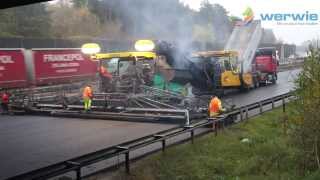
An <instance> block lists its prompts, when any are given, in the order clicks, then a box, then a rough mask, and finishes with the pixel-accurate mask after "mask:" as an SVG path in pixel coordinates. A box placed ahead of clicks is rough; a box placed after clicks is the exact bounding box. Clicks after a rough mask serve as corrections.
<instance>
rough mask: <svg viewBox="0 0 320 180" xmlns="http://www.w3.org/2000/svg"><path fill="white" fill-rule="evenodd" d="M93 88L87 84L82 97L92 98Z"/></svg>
mask: <svg viewBox="0 0 320 180" xmlns="http://www.w3.org/2000/svg"><path fill="white" fill-rule="evenodd" d="M92 96H93V95H92V89H91V87H89V86H86V87H85V88H84V89H83V94H82V97H83V98H92Z"/></svg>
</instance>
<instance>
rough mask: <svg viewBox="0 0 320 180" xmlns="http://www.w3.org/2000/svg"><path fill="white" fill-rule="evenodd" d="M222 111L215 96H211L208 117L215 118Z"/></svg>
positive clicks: (219, 101) (219, 102)
mask: <svg viewBox="0 0 320 180" xmlns="http://www.w3.org/2000/svg"><path fill="white" fill-rule="evenodd" d="M224 111H225V109H224V108H222V105H221V100H220V99H219V98H218V97H217V96H213V97H212V98H211V101H210V104H209V116H210V117H216V116H218V115H219V114H220V113H221V112H224Z"/></svg>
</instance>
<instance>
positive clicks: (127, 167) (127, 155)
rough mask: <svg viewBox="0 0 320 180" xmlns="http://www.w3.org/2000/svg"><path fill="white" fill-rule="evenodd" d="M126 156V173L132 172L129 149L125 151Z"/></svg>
mask: <svg viewBox="0 0 320 180" xmlns="http://www.w3.org/2000/svg"><path fill="white" fill-rule="evenodd" d="M125 156H126V162H125V163H126V173H127V174H130V156H129V151H128V152H126V153H125Z"/></svg>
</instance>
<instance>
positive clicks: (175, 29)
mask: <svg viewBox="0 0 320 180" xmlns="http://www.w3.org/2000/svg"><path fill="white" fill-rule="evenodd" d="M0 18H1V22H0V29H1V31H0V36H1V37H28V38H33V37H36V38H44V37H45V38H88V37H90V38H104V39H117V38H123V39H137V38H152V39H179V40H180V39H198V40H200V41H218V42H224V41H226V39H227V37H228V36H229V34H230V33H231V31H232V21H231V20H230V18H229V16H228V12H227V11H226V10H225V9H224V8H223V7H222V6H220V5H218V4H210V3H209V2H208V1H207V0H205V1H203V2H202V4H201V8H200V10H199V11H194V10H192V9H191V8H189V7H188V6H185V5H184V4H182V3H181V2H180V1H179V0H162V1H158V0H148V1H145V0H121V1H119V0H90V1H89V0H60V1H58V2H55V3H37V4H33V5H28V6H21V7H16V8H11V9H6V10H1V11H0Z"/></svg>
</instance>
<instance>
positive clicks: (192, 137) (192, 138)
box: [190, 129, 194, 144]
mask: <svg viewBox="0 0 320 180" xmlns="http://www.w3.org/2000/svg"><path fill="white" fill-rule="evenodd" d="M190 133H191V143H192V144H193V143H194V130H193V129H192V130H191V131H190Z"/></svg>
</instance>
